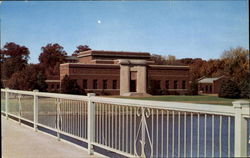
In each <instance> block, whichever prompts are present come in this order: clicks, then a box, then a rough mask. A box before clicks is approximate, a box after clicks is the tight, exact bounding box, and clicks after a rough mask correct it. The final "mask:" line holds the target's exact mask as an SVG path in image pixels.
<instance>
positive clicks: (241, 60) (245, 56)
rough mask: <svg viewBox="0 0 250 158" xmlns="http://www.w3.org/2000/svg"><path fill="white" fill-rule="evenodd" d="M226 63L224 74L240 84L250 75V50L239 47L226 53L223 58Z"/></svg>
mask: <svg viewBox="0 0 250 158" xmlns="http://www.w3.org/2000/svg"><path fill="white" fill-rule="evenodd" d="M221 60H222V61H223V62H224V72H225V74H226V75H227V76H229V77H231V78H232V79H233V81H235V82H236V83H240V81H241V80H242V79H243V78H246V76H247V74H248V73H249V50H247V49H245V48H242V47H237V48H234V49H233V48H231V49H230V50H227V51H224V53H223V54H222V56H221Z"/></svg>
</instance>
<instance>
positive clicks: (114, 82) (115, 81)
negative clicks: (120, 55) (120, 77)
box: [112, 80, 117, 89]
mask: <svg viewBox="0 0 250 158" xmlns="http://www.w3.org/2000/svg"><path fill="white" fill-rule="evenodd" d="M112 88H113V89H117V80H113V86H112Z"/></svg>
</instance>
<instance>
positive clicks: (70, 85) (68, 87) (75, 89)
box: [61, 75, 84, 94]
mask: <svg viewBox="0 0 250 158" xmlns="http://www.w3.org/2000/svg"><path fill="white" fill-rule="evenodd" d="M61 93H65V94H84V92H83V90H82V89H81V88H80V86H79V85H78V84H77V81H76V80H73V79H70V78H69V76H68V75H65V76H64V77H63V80H62V83H61Z"/></svg>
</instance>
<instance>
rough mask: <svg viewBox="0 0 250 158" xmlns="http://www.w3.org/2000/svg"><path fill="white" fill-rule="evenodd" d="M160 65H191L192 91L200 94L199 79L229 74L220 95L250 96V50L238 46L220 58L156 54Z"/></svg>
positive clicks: (155, 58) (156, 59)
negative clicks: (181, 57)
mask: <svg viewBox="0 0 250 158" xmlns="http://www.w3.org/2000/svg"><path fill="white" fill-rule="evenodd" d="M152 59H153V60H154V61H155V63H156V64H160V65H188V66H189V67H190V80H191V85H190V91H191V92H190V93H191V94H193V95H197V94H198V83H197V80H198V79H199V78H201V77H203V76H205V77H220V76H223V75H224V76H227V77H228V78H229V80H227V81H224V82H223V83H222V84H221V88H220V92H219V96H220V97H229V98H250V84H249V83H250V73H249V50H248V49H245V48H242V47H236V48H230V49H229V50H225V51H224V52H222V54H221V56H220V58H219V59H209V60H203V59H201V58H183V59H176V58H175V56H173V55H169V56H165V57H164V56H161V55H157V54H154V55H153V58H152Z"/></svg>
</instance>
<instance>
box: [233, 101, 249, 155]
mask: <svg viewBox="0 0 250 158" xmlns="http://www.w3.org/2000/svg"><path fill="white" fill-rule="evenodd" d="M233 106H234V110H235V121H234V156H235V157H247V138H248V136H247V119H246V118H244V117H243V114H244V113H249V110H250V107H249V102H248V101H244V100H240V101H235V102H233Z"/></svg>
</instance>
